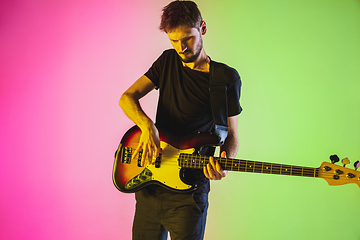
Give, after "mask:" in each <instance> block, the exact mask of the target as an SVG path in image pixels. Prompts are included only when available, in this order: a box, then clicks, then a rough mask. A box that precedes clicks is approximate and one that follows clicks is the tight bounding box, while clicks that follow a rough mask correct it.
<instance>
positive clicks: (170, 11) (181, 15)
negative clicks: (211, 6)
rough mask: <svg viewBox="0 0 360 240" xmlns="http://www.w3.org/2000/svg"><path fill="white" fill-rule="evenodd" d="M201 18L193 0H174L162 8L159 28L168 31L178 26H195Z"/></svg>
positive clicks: (200, 21) (197, 25) (197, 26)
mask: <svg viewBox="0 0 360 240" xmlns="http://www.w3.org/2000/svg"><path fill="white" fill-rule="evenodd" d="M202 21H203V19H202V16H201V13H200V10H199V8H198V6H197V5H196V3H194V2H193V1H181V0H176V1H173V2H171V3H169V4H168V5H167V6H165V7H164V8H163V9H162V15H161V22H160V27H159V28H160V30H161V31H163V32H166V33H168V32H170V31H171V30H174V29H176V28H178V27H180V26H184V27H190V28H197V29H198V30H200V24H201V23H202Z"/></svg>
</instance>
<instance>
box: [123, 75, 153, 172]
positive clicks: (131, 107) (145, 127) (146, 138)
mask: <svg viewBox="0 0 360 240" xmlns="http://www.w3.org/2000/svg"><path fill="white" fill-rule="evenodd" d="M154 88H155V85H154V83H153V82H152V81H151V80H150V79H149V78H148V77H146V76H145V75H143V76H142V77H140V78H139V79H138V80H137V81H136V82H135V83H134V84H133V85H132V86H131V87H130V88H129V89H127V90H126V91H125V92H124V93H123V94H122V95H121V98H120V101H119V105H120V107H121V108H122V109H123V111H124V113H125V114H126V116H128V118H130V120H132V121H133V122H134V123H135V124H136V125H137V126H138V127H139V128H140V129H141V132H142V133H141V137H140V141H139V145H138V147H137V148H136V150H135V151H134V152H133V154H132V156H133V159H135V157H137V155H138V153H139V151H140V150H141V149H142V150H143V158H142V162H141V163H142V165H143V166H144V164H145V159H149V164H151V163H152V159H153V156H154V157H155V158H156V157H158V156H159V153H160V139H159V132H158V130H157V128H156V127H155V124H154V122H153V121H152V120H151V119H150V118H149V117H148V116H147V115H146V114H145V112H144V111H143V110H142V108H141V106H140V102H139V100H140V99H141V98H142V97H144V96H145V95H146V94H148V93H149V92H151V91H152V90H153V89H154Z"/></svg>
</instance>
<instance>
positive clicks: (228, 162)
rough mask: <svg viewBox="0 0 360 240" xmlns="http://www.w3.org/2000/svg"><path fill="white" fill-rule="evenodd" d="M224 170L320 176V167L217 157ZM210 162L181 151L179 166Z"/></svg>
mask: <svg viewBox="0 0 360 240" xmlns="http://www.w3.org/2000/svg"><path fill="white" fill-rule="evenodd" d="M214 159H216V160H218V161H219V164H220V166H221V167H222V169H224V170H228V171H238V172H254V173H267V174H277V175H293V176H303V177H318V175H319V168H310V167H299V166H293V165H284V164H277V163H266V162H257V161H249V160H239V159H230V158H216V157H214ZM208 163H209V157H207V156H199V155H192V154H186V153H181V154H180V156H179V166H180V167H184V168H203V167H205V166H206V165H207V164H208Z"/></svg>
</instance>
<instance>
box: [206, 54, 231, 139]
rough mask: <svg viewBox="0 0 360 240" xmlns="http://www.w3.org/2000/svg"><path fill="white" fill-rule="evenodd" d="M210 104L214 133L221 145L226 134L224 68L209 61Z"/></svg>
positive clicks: (226, 115) (226, 110)
mask: <svg viewBox="0 0 360 240" xmlns="http://www.w3.org/2000/svg"><path fill="white" fill-rule="evenodd" d="M209 71H210V87H209V91H210V104H211V111H212V116H213V122H214V129H215V133H216V134H217V135H218V136H219V138H220V145H223V144H224V142H225V139H226V137H227V134H228V128H229V127H228V121H227V120H228V119H227V117H228V106H227V94H226V90H227V87H226V82H225V76H224V67H223V66H221V64H220V63H217V62H214V61H212V60H211V59H210V70H209Z"/></svg>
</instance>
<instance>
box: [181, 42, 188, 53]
mask: <svg viewBox="0 0 360 240" xmlns="http://www.w3.org/2000/svg"><path fill="white" fill-rule="evenodd" d="M186 50H187V46H186V44H184V43H183V42H181V52H185V51H186Z"/></svg>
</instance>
